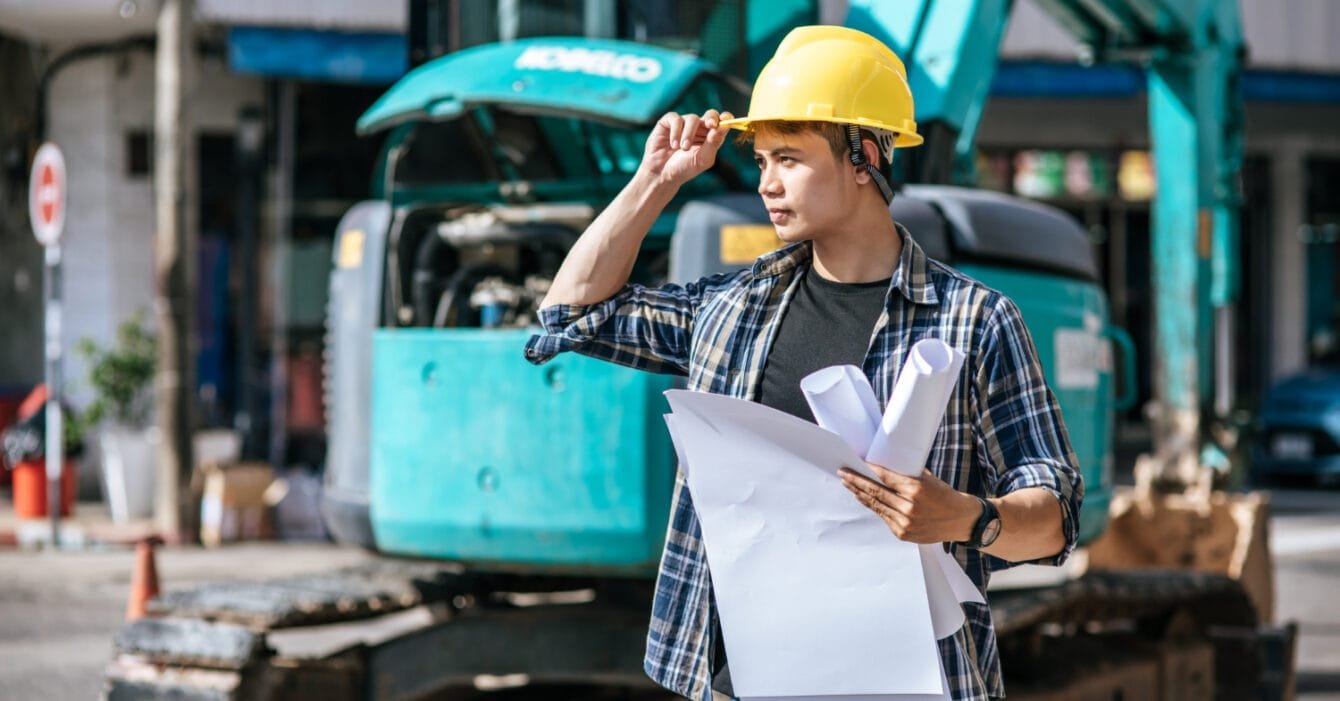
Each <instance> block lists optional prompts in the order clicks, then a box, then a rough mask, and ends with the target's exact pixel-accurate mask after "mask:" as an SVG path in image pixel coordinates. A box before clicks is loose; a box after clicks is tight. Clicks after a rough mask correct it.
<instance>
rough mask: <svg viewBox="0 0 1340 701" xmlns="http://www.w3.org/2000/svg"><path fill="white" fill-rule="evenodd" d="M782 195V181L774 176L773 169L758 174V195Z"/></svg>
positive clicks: (765, 169) (766, 169)
mask: <svg viewBox="0 0 1340 701" xmlns="http://www.w3.org/2000/svg"><path fill="white" fill-rule="evenodd" d="M781 193H782V181H781V180H779V179H778V178H776V177H775V176H774V175H773V170H772V169H771V168H764V169H763V170H762V172H760V173H759V174H758V194H760V195H780V194H781Z"/></svg>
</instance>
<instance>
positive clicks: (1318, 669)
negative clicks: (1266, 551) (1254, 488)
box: [1270, 489, 1340, 701]
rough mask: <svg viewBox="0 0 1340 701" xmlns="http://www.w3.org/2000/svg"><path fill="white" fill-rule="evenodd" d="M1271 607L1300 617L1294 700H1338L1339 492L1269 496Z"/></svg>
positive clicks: (1286, 618)
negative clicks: (1272, 563)
mask: <svg viewBox="0 0 1340 701" xmlns="http://www.w3.org/2000/svg"><path fill="white" fill-rule="evenodd" d="M1271 510H1272V512H1273V518H1272V520H1271V538H1270V541H1271V548H1272V552H1273V553H1274V556H1275V610H1276V618H1277V619H1278V620H1280V621H1289V620H1294V621H1298V626H1299V641H1298V664H1297V669H1298V692H1299V694H1298V698H1299V699H1306V700H1307V701H1322V700H1323V699H1325V700H1326V701H1340V597H1338V596H1337V593H1340V490H1335V489H1330V490H1296V491H1276V492H1275V493H1274V494H1273V495H1272V497H1271Z"/></svg>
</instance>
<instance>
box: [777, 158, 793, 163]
mask: <svg viewBox="0 0 1340 701" xmlns="http://www.w3.org/2000/svg"><path fill="white" fill-rule="evenodd" d="M777 160H779V161H781V162H782V163H795V162H796V159H794V158H792V157H790V156H781V157H779V158H778V159H777Z"/></svg>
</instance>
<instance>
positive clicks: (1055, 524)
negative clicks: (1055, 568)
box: [982, 487, 1065, 562]
mask: <svg viewBox="0 0 1340 701" xmlns="http://www.w3.org/2000/svg"><path fill="white" fill-rule="evenodd" d="M990 501H991V503H992V504H995V505H996V509H997V510H998V511H1000V526H1001V528H1000V535H999V536H998V537H997V538H996V542H994V543H992V544H991V547H989V548H982V551H983V552H986V553H988V554H990V555H994V556H996V557H998V558H1000V559H1002V560H1008V561H1010V562H1027V561H1029V560H1038V559H1041V558H1044V557H1052V556H1053V555H1056V554H1057V553H1059V552H1061V549H1062V548H1064V547H1065V532H1064V531H1063V530H1062V524H1061V505H1060V504H1059V503H1058V502H1057V501H1056V497H1055V496H1054V495H1052V493H1051V492H1049V491H1047V490H1045V489H1041V488H1037V487H1034V488H1030V489H1020V490H1019V491H1017V492H1011V493H1009V494H1006V495H1005V496H1003V497H997V498H993V499H991V500H990Z"/></svg>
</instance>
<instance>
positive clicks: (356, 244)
mask: <svg viewBox="0 0 1340 701" xmlns="http://www.w3.org/2000/svg"><path fill="white" fill-rule="evenodd" d="M364 238H366V236H365V235H364V233H363V230H362V229H350V230H348V231H346V232H344V235H343V236H341V237H340V257H339V258H338V263H337V264H338V265H339V266H340V267H341V268H357V267H358V266H360V265H362V264H363V239H364Z"/></svg>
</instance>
